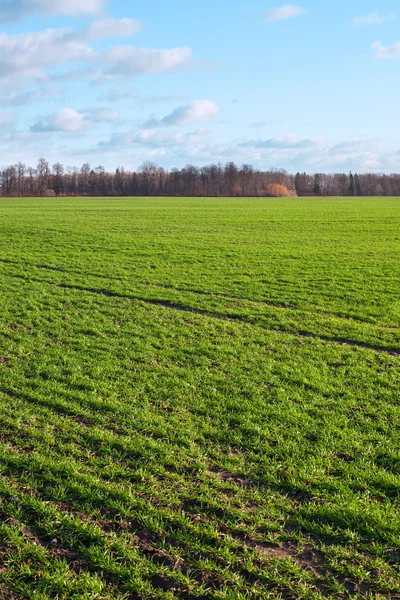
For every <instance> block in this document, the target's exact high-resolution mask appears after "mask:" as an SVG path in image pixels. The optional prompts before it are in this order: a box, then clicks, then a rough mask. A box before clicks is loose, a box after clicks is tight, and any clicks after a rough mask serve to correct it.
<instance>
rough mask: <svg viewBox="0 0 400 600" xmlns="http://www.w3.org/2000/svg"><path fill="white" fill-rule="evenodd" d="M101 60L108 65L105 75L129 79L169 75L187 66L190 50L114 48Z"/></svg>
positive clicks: (189, 60) (190, 55)
mask: <svg viewBox="0 0 400 600" xmlns="http://www.w3.org/2000/svg"><path fill="white" fill-rule="evenodd" d="M102 59H103V60H104V61H105V62H106V63H107V64H108V65H109V69H108V71H107V73H106V75H107V74H108V75H125V76H127V77H131V76H134V75H141V74H143V73H171V72H174V71H178V70H180V69H182V68H184V67H187V66H189V64H190V62H191V60H192V51H191V49H190V48H171V49H169V50H153V49H149V48H137V47H135V46H116V47H115V48H111V49H110V50H108V51H106V52H105V53H104V54H103V56H102Z"/></svg>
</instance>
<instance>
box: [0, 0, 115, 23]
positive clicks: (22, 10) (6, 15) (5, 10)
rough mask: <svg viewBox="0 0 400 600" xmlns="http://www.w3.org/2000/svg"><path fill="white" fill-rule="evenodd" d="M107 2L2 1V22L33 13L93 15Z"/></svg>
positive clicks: (100, 0) (77, 0)
mask: <svg viewBox="0 0 400 600" xmlns="http://www.w3.org/2000/svg"><path fill="white" fill-rule="evenodd" d="M104 5H105V0H0V20H2V21H5V20H10V19H18V18H21V17H25V16H27V15H29V14H32V13H39V14H42V15H44V16H48V15H50V16H55V15H60V16H73V15H93V14H96V13H99V12H100V11H101V10H102V8H104Z"/></svg>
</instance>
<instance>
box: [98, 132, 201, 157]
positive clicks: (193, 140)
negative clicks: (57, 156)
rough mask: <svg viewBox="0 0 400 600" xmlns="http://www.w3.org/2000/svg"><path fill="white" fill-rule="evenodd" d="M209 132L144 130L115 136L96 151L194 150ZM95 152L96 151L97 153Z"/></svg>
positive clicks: (102, 143)
mask: <svg viewBox="0 0 400 600" xmlns="http://www.w3.org/2000/svg"><path fill="white" fill-rule="evenodd" d="M207 135H208V131H207V130H205V129H198V130H196V131H192V132H189V133H173V134H166V133H161V132H160V131H157V130H155V129H144V130H141V131H133V132H128V133H123V134H116V135H113V136H112V137H111V138H110V139H109V140H108V141H105V142H101V143H100V144H99V145H98V147H97V148H96V150H97V151H98V149H99V148H101V149H102V150H104V151H108V152H109V151H112V152H119V151H127V150H128V149H129V147H133V146H145V147H147V148H151V149H153V150H157V149H165V148H170V149H175V148H178V147H185V148H190V149H193V148H194V147H196V146H197V145H199V144H202V143H204V141H205V140H206V139H207ZM96 150H95V151H96Z"/></svg>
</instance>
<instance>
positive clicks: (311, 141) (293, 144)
mask: <svg viewBox="0 0 400 600" xmlns="http://www.w3.org/2000/svg"><path fill="white" fill-rule="evenodd" d="M320 143H321V140H319V139H317V138H311V137H305V136H297V135H290V134H288V135H280V136H277V137H274V138H269V139H267V140H250V141H248V142H242V143H241V144H240V146H241V147H243V148H258V149H264V150H271V149H281V150H287V149H292V148H310V147H312V146H318V145H319V144H320Z"/></svg>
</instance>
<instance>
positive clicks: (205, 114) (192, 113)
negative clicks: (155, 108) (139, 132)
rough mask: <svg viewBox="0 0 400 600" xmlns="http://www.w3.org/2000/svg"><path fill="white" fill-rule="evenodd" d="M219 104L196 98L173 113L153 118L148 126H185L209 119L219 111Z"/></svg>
mask: <svg viewBox="0 0 400 600" xmlns="http://www.w3.org/2000/svg"><path fill="white" fill-rule="evenodd" d="M219 110H220V108H219V106H218V104H216V103H215V102H212V101H211V100H196V101H195V102H192V104H188V105H187V106H180V107H179V108H175V110H173V111H172V113H171V114H169V115H167V116H165V117H163V118H162V119H151V120H150V121H148V122H147V123H146V125H145V126H147V127H159V126H164V125H165V126H170V125H172V126H183V125H192V124H193V123H201V122H203V121H209V120H210V119H212V118H213V117H215V115H216V114H217V113H218V112H219Z"/></svg>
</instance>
